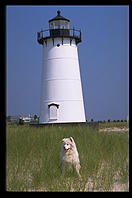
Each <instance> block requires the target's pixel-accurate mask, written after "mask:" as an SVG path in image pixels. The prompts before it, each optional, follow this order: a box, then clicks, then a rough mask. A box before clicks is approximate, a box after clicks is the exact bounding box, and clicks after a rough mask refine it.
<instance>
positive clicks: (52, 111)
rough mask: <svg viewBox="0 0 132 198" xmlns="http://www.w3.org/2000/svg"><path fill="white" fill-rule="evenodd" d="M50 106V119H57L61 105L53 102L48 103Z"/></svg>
mask: <svg viewBox="0 0 132 198" xmlns="http://www.w3.org/2000/svg"><path fill="white" fill-rule="evenodd" d="M48 107H49V119H50V120H57V117H58V107H59V105H57V104H54V103H52V104H50V105H48Z"/></svg>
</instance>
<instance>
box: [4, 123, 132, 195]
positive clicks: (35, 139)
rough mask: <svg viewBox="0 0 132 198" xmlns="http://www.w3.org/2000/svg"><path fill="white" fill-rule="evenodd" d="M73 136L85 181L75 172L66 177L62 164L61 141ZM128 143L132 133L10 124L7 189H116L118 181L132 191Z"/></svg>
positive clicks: (7, 137) (7, 140) (7, 134)
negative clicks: (129, 186)
mask: <svg viewBox="0 0 132 198" xmlns="http://www.w3.org/2000/svg"><path fill="white" fill-rule="evenodd" d="M70 136H72V137H73V138H74V140H75V142H76V145H77V148H78V152H79V156H80V162H81V170H80V173H81V175H82V181H79V180H78V177H77V175H76V173H75V172H72V173H66V175H64V176H63V175H62V174H61V169H60V167H59V153H60V149H61V140H62V139H63V138H64V137H70ZM128 144H129V136H128V132H126V133H118V134H117V133H106V132H105V133H104V132H98V131H95V130H93V129H90V128H86V127H51V128H35V127H29V126H26V125H24V126H17V125H7V130H6V188H7V191H112V190H114V189H115V184H117V185H118V187H119V185H122V187H121V188H123V190H124V191H128V186H127V185H126V184H127V183H128V180H129V179H128V177H129V150H128ZM123 185H124V186H123ZM120 190H121V189H120Z"/></svg>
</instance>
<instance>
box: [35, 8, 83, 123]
mask: <svg viewBox="0 0 132 198" xmlns="http://www.w3.org/2000/svg"><path fill="white" fill-rule="evenodd" d="M37 39H38V42H39V44H41V45H43V65H42V77H41V78H42V79H41V97H40V120H39V122H40V124H48V123H49V124H50V123H71V122H74V123H75V122H85V121H86V119H85V111H84V102H83V94H82V85H81V78H80V69H79V60H78V50H77V44H78V43H80V42H81V31H80V30H75V29H74V28H73V29H70V20H69V19H66V18H64V17H63V16H61V15H60V11H59V10H58V11H57V16H56V17H54V18H53V19H51V20H49V29H48V30H42V31H40V32H38V37H37Z"/></svg>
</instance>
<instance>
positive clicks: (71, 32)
mask: <svg viewBox="0 0 132 198" xmlns="http://www.w3.org/2000/svg"><path fill="white" fill-rule="evenodd" d="M56 37H69V38H72V39H73V38H74V39H75V40H76V42H77V43H79V42H81V30H76V29H74V28H73V29H46V30H41V31H40V32H38V33H37V40H38V42H39V43H40V44H43V41H44V40H45V39H48V38H56Z"/></svg>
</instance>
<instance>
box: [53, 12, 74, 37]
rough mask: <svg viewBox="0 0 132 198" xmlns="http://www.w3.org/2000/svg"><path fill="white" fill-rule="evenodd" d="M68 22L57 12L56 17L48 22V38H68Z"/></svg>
mask: <svg viewBox="0 0 132 198" xmlns="http://www.w3.org/2000/svg"><path fill="white" fill-rule="evenodd" d="M69 23H70V20H69V19H66V18H64V17H63V16H61V15H60V11H59V10H58V11H57V16H56V17H54V18H53V19H50V20H49V29H50V36H52V37H54V36H55V37H56V36H69V28H70V24H69Z"/></svg>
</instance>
